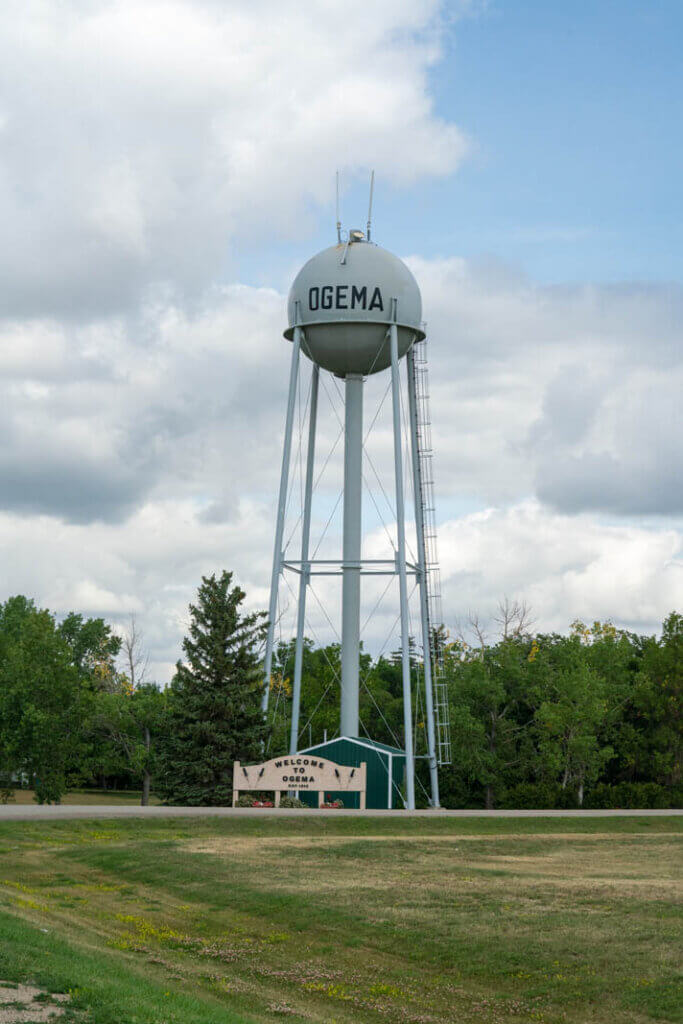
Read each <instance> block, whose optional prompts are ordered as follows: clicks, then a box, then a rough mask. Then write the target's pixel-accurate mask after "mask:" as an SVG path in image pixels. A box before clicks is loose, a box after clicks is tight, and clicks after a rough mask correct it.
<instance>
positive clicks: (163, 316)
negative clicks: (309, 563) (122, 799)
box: [0, 0, 683, 684]
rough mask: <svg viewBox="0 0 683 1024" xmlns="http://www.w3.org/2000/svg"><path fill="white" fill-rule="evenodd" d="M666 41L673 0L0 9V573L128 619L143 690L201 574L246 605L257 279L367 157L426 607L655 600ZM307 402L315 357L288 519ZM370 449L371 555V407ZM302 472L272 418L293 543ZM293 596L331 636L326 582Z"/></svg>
mask: <svg viewBox="0 0 683 1024" xmlns="http://www.w3.org/2000/svg"><path fill="white" fill-rule="evenodd" d="M682 33H683V8H681V5H680V4H679V3H677V2H674V0H671V2H667V0H661V2H657V0H656V2H653V3H651V4H642V3H635V2H629V0H622V2H619V3H617V2H616V0H614V2H609V0H597V2H591V3H587V2H582V0H579V2H576V3H574V4H571V5H560V4H548V3H544V2H540V0H538V2H530V0H514V2H513V0H488V2H483V0H479V2H477V0H469V2H468V0H451V2H447V3H439V2H437V0H411V2H401V0H370V2H368V0H364V2H363V3H361V2H360V0H345V2H344V3H341V2H340V0H308V2H307V3H306V4H300V3H296V2H293V0H291V2H288V0H278V2H275V0H249V2H247V0H62V2H60V3H59V4H55V3H53V2H51V0H6V2H5V3H4V4H3V5H2V9H1V10H0V223H2V225H3V242H4V244H3V246H2V248H1V249H0V281H1V282H2V288H1V289H0V389H1V394H0V398H1V401H0V429H2V435H3V438H4V444H3V445H2V448H1V449H0V559H1V564H2V580H3V585H2V593H1V594H0V599H4V598H5V597H7V596H9V595H10V594H14V593H25V594H27V595H29V596H31V597H33V598H34V599H35V600H36V602H37V603H38V604H39V605H40V606H41V607H49V608H50V609H51V610H52V611H53V612H55V613H56V614H57V615H59V616H61V615H64V614H66V613H67V612H68V611H70V610H72V609H73V610H77V611H80V612H82V613H83V614H85V615H102V616H104V617H106V618H107V619H108V620H109V621H110V622H112V623H113V624H114V625H116V627H117V628H123V627H125V624H126V622H127V620H128V619H129V617H130V615H131V614H135V616H136V619H137V623H138V628H139V629H141V630H142V632H143V633H144V636H145V644H146V646H147V649H148V652H149V657H150V676H151V677H152V678H154V679H156V680H157V681H158V682H160V683H162V684H163V683H166V682H168V681H169V679H170V678H171V676H172V673H173V666H174V663H175V661H176V660H177V658H178V657H180V656H181V641H182V636H183V634H184V631H185V629H186V626H187V621H188V612H187V608H188V603H189V602H190V601H191V600H192V598H193V595H194V593H195V592H196V587H197V585H198V583H199V581H200V578H201V576H202V574H206V573H211V572H220V571H221V570H222V569H223V568H227V569H230V570H232V571H234V573H235V578H236V579H237V580H238V581H239V582H240V584H241V585H242V586H243V587H244V589H245V591H246V592H247V602H248V604H249V607H252V608H263V607H265V606H266V605H267V600H268V583H269V576H270V563H271V559H272V543H273V533H274V522H275V506H276V500H277V485H278V476H279V465H280V457H281V445H282V432H283V426H284V413H285V403H286V389H287V377H288V372H289V354H290V347H289V345H288V343H287V342H285V341H284V340H283V338H282V330H283V328H284V327H285V326H286V319H285V318H286V296H287V291H288V289H289V286H290V284H291V281H292V279H293V277H294V275H295V274H296V272H297V270H298V268H299V267H300V265H301V264H302V263H303V262H304V261H305V260H306V259H308V258H309V257H310V256H311V255H312V254H313V253H315V252H316V251H318V250H319V249H321V248H324V247H325V246H327V245H329V244H331V243H332V242H333V240H334V217H335V214H334V176H335V171H336V170H337V169H339V171H340V176H341V186H342V187H341V192H342V195H341V206H342V218H343V222H344V226H345V228H350V227H356V226H361V227H363V226H364V223H365V219H366V209H367V188H368V177H369V172H370V169H371V168H374V170H375V173H376V189H375V204H374V239H375V240H376V241H377V242H379V243H380V244H382V245H384V246H386V247H387V248H388V249H390V250H391V251H393V252H395V253H397V254H398V255H399V256H401V257H402V258H403V259H405V260H406V262H407V263H408V264H409V266H410V267H411V269H412V270H413V272H414V274H415V276H416V278H417V280H418V283H419V285H420V288H421V291H422V297H423V307H424V315H425V319H426V322H427V327H428V334H429V341H428V346H429V362H430V378H431V415H432V428H433V437H434V451H435V454H434V465H435V483H436V494H437V519H438V526H439V551H440V560H441V570H442V578H443V601H444V618H445V621H446V625H447V626H448V627H449V628H450V629H451V630H452V631H453V632H457V631H458V630H459V629H464V630H465V631H466V630H467V621H468V618H469V617H470V616H472V615H477V616H479V618H480V620H481V621H482V622H484V623H485V624H486V628H487V630H488V631H489V633H490V635H491V636H492V637H493V636H495V631H496V624H495V614H496V606H497V604H498V602H499V601H500V600H502V599H503V598H504V597H505V596H507V597H509V598H511V599H517V600H521V601H525V602H527V603H528V605H529V606H530V608H531V611H532V617H533V619H534V623H535V628H536V629H539V630H558V631H565V630H567V629H568V628H569V625H570V623H571V622H572V621H573V620H575V619H577V618H579V619H581V620H583V621H588V622H592V621H593V620H595V619H598V620H601V621H604V620H610V621H613V622H614V623H615V624H617V625H619V626H622V627H624V628H628V629H634V630H638V631H640V632H646V633H654V632H656V631H657V630H658V629H659V628H660V625H661V622H662V619H663V618H664V617H665V616H666V615H667V614H668V613H669V612H670V611H672V610H673V609H675V608H677V609H678V610H683V553H682V552H683V543H682V537H683V533H682V524H683V472H682V467H681V447H682V446H681V439H682V434H683V431H682V427H683V419H682V415H681V402H680V395H681V394H682V393H683V355H682V346H681V336H682V329H683V284H682V280H683V247H682V245H681V237H682V232H681V226H682V225H681V209H682V206H683V204H681V202H680V196H679V193H680V181H681V173H682V171H683V167H682V164H683V143H682V140H681V131H680V117H679V111H680V109H681V102H682V100H683V74H682V73H681V65H680V53H679V48H678V41H679V40H680V38H681V34H682ZM301 377H302V382H301V407H302V409H303V408H304V407H305V403H306V387H307V383H308V380H309V368H308V367H307V366H305V367H303V372H302V375H301ZM386 383H387V382H386V381H385V380H384V379H383V377H382V375H378V377H377V379H374V380H371V381H369V382H368V385H367V389H366V391H367V403H366V410H367V412H366V415H367V422H368V423H369V422H370V420H371V418H372V416H373V415H374V412H375V411H376V410H377V408H378V407H379V406H380V404H381V402H382V397H383V395H384V393H385V388H386ZM339 413H340V402H339V396H338V394H337V390H336V384H335V382H334V381H333V380H332V379H331V378H328V379H327V382H326V389H325V390H324V394H323V395H322V396H321V414H320V443H319V448H318V451H319V465H320V467H321V468H322V466H323V465H325V474H324V475H323V477H322V478H321V482H320V485H319V487H318V489H317V492H316V505H315V508H314V526H313V536H314V538H317V537H319V535H320V534H322V532H323V530H324V526H325V523H326V522H327V520H328V518H329V516H330V514H331V513H332V512H333V510H334V506H335V501H336V497H337V495H338V485H339V479H340V473H341V463H340V458H339V456H340V451H339V445H338V444H337V447H336V448H334V450H333V451H332V453H331V454H330V449H332V448H333V446H334V444H335V439H336V438H337V436H338V421H337V417H338V415H339ZM297 415H298V414H297ZM297 436H298V434H297ZM328 455H330V457H329V460H328V461H327V463H325V460H326V458H327V456H328ZM368 456H369V461H368V462H367V464H366V473H367V476H368V484H369V493H368V496H367V498H366V501H365V506H364V509H365V511H364V528H365V536H364V553H365V555H366V557H385V554H384V552H387V551H389V552H390V550H391V543H392V537H393V531H394V530H395V526H394V519H393V509H392V507H391V506H392V502H391V500H388V501H387V500H385V498H384V495H383V493H382V491H383V490H384V491H386V493H387V495H388V496H389V499H391V486H392V485H391V476H390V471H391V468H392V465H391V435H390V422H389V419H388V406H387V403H386V402H384V404H383V405H382V406H381V408H380V410H379V413H378V418H377V421H376V424H375V427H374V428H373V432H372V435H371V436H370V438H369V440H368ZM375 471H376V473H377V475H376V476H375ZM378 478H379V481H381V484H380V483H379V482H378ZM299 492H300V460H299V459H298V449H297V443H296V442H295V466H294V472H293V481H292V498H291V502H290V523H291V526H292V529H291V531H288V536H290V535H291V540H290V544H291V545H292V547H291V548H290V549H288V550H290V551H294V550H295V549H296V542H297V532H296V517H297V501H298V500H299ZM370 492H372V494H370ZM338 540H339V522H338V515H337V516H336V517H335V516H332V520H331V524H330V527H329V528H328V531H327V534H326V536H325V540H324V542H323V548H322V549H321V551H322V550H323V549H325V545H327V548H326V550H328V551H329V552H330V556H331V554H332V553H333V552H334V551H336V550H338ZM335 545H337V547H336V548H335ZM292 557H294V556H292ZM287 593H288V590H287V585H286V584H285V585H284V587H283V599H282V604H281V612H282V618H281V622H280V625H279V629H280V630H281V631H282V635H283V636H285V635H287V631H288V629H290V628H291V614H292V607H291V602H290V600H289V598H288V597H287ZM380 594H381V590H379V591H377V590H376V587H375V585H374V584H371V583H369V584H368V586H367V587H366V590H365V592H364V615H365V612H367V617H368V619H369V621H368V624H367V627H366V629H365V632H364V638H365V643H366V645H367V647H368V648H369V649H370V650H372V651H373V652H375V653H378V652H379V651H380V650H383V649H386V648H387V647H388V648H389V649H392V648H393V647H395V646H396V645H397V642H398V640H397V634H396V631H395V627H394V623H395V613H397V611H398V609H397V604H396V599H395V595H394V594H393V592H392V591H390V592H389V593H388V595H387V596H386V598H385V601H384V603H381V604H380V608H379V610H378V612H377V613H376V614H375V615H374V616H371V615H370V612H371V611H372V608H373V606H374V605H375V603H376V600H377V599H378V598H379V596H380ZM309 610H310V614H309V621H308V625H307V631H308V632H309V635H311V636H312V637H313V638H314V639H316V640H319V641H320V642H323V641H329V640H331V639H334V637H335V632H334V631H335V629H337V630H338V628H339V594H338V588H337V587H336V584H335V582H334V581H331V582H328V583H327V584H326V585H325V586H324V587H320V588H318V589H317V591H316V593H315V595H312V600H310V601H309ZM392 629H393V630H394V633H393V635H392Z"/></svg>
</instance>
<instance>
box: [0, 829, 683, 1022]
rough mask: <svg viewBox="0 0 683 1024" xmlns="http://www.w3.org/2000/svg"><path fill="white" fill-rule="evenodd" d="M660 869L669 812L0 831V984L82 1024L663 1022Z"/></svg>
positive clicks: (674, 875)
mask: <svg viewBox="0 0 683 1024" xmlns="http://www.w3.org/2000/svg"><path fill="white" fill-rule="evenodd" d="M680 867H681V819H680V818H676V817H657V818H648V817H646V816H643V817H642V818H641V817H638V818H609V819H561V820H558V819H542V818H538V819H496V820H492V819H457V820H452V819H450V820H449V819H441V818H433V819H420V820H415V819H405V820H401V819H398V818H390V819H382V818H381V817H373V818H365V819H362V818H348V819H344V818H334V819H325V818H324V817H320V816H317V815H315V814H314V813H312V814H311V817H310V818H291V819H288V818H269V817H264V818H263V819H254V818H249V819H216V818H214V819H211V818H205V819H166V820H155V821H145V820H140V819H135V820H127V821H121V820H117V821H113V822H96V823H93V822H87V821H73V822H49V823H39V822H37V823H13V824H11V825H9V824H3V825H1V826H0V908H1V910H2V913H1V914H0V978H4V979H7V980H14V981H32V982H35V983H36V984H38V985H40V986H42V987H44V988H46V989H49V990H50V991H69V990H71V992H72V995H73V999H72V1004H71V1007H70V1010H69V1013H70V1014H73V1015H74V1016H73V1019H74V1020H88V1021H92V1022H94V1024H105V1022H112V1024H114V1022H116V1024H127V1022H131V1024H132V1022H135V1024H169V1022H178V1024H181V1022H183V1024H184V1022H191V1024H194V1022H199V1021H203V1022H208V1024H213V1022H232V1021H277V1020H283V1019H289V1020H292V1021H297V1020H299V1021H321V1022H322V1021H324V1022H332V1021H336V1022H339V1024H341V1022H359V1021H361V1022H366V1021H368V1022H369V1021H390V1022H394V1021H395V1022H401V1024H430V1022H434V1024H445V1022H454V1021H458V1022H461V1021H463V1022H469V1021H479V1022H490V1024H498V1022H508V1021H509V1022H517V1021H520V1022H521V1021H536V1022H547V1024H553V1022H576V1024H585V1022H586V1021H594V1022H597V1024H601V1022H605V1024H607V1022H608V1021H609V1022H614V1021H617V1022H618V1021H624V1022H632V1024H637V1022H639V1021H649V1020H660V1021H677V1020H681V1019H682V1018H681V1013H680V1008H681V1005H682V1004H683V994H682V993H681V989H680V986H679V981H680V978H679V977H678V976H677V969H678V957H679V950H680V948H681V941H680V940H681V927H680V922H681V913H680V910H681V870H680ZM79 1015H80V1016H79Z"/></svg>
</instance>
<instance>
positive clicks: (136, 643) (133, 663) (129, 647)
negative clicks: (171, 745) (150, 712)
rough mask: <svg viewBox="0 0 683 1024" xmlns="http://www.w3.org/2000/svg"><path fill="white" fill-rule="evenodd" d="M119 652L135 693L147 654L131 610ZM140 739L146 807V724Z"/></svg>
mask: <svg viewBox="0 0 683 1024" xmlns="http://www.w3.org/2000/svg"><path fill="white" fill-rule="evenodd" d="M121 653H122V656H123V660H124V665H125V671H126V673H127V675H128V678H129V680H130V687H131V691H132V692H133V693H135V691H136V690H137V689H138V687H140V686H142V685H143V684H144V683H145V681H146V678H147V668H148V665H149V655H148V654H147V652H146V651H145V648H144V636H143V633H142V630H141V629H140V628H139V627H138V624H137V621H136V618H135V613H134V612H131V615H130V620H129V624H128V629H127V630H125V631H124V634H123V640H122V643H121ZM142 739H143V743H144V745H145V750H146V751H147V761H146V764H145V768H144V771H143V776H142V799H141V801H140V802H141V804H142V806H143V807H147V805H148V804H149V795H150V789H151V783H152V777H151V774H150V771H149V752H150V749H151V746H152V736H151V733H150V731H149V727H148V725H147V724H143V726H142Z"/></svg>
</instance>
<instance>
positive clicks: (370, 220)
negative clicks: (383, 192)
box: [366, 171, 375, 242]
mask: <svg viewBox="0 0 683 1024" xmlns="http://www.w3.org/2000/svg"><path fill="white" fill-rule="evenodd" d="M374 190H375V172H374V171H372V173H371V174H370V202H369V203H368V230H367V232H366V237H367V240H368V242H369V241H370V230H371V225H372V193H373V192H374Z"/></svg>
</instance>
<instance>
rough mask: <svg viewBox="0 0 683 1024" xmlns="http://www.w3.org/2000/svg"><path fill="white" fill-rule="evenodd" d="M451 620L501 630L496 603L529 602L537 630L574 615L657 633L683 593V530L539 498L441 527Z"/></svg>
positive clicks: (558, 626)
mask: <svg viewBox="0 0 683 1024" xmlns="http://www.w3.org/2000/svg"><path fill="white" fill-rule="evenodd" d="M439 551H440V556H441V565H442V573H443V578H444V608H445V609H446V610H447V611H446V619H447V624H448V625H449V626H451V627H453V626H454V625H455V623H456V622H457V621H458V620H461V621H465V620H466V618H467V616H468V614H469V613H470V612H473V613H478V614H479V615H480V616H481V618H482V620H483V621H484V622H488V628H489V629H490V630H491V632H492V633H493V632H495V627H494V625H493V616H494V613H495V609H496V605H497V602H498V601H499V600H500V599H501V598H502V597H503V596H504V595H507V596H509V597H510V598H515V597H516V598H518V599H519V600H524V601H526V602H527V603H528V604H529V605H530V607H531V610H532V616H533V619H534V626H535V628H536V629H537V630H540V631H546V632H547V631H552V630H557V631H558V632H563V631H566V629H567V627H568V626H569V624H570V623H571V622H572V621H573V620H574V619H581V620H582V621H586V622H592V621H594V620H596V619H597V620H600V621H603V622H604V621H611V622H614V623H615V624H616V625H618V626H620V627H624V628H630V629H634V630H642V631H646V632H655V630H656V629H657V626H658V625H659V624H660V623H661V621H662V620H663V618H664V617H665V616H666V615H667V614H668V613H669V612H670V611H672V610H673V609H674V608H676V607H680V602H681V600H682V599H683V535H682V534H681V531H680V530H679V529H676V528H674V527H671V528H669V529H652V528H647V527H645V526H642V525H634V524H628V525H615V524H613V523H606V522H604V521H601V520H599V519H596V518H595V517H593V516H590V515H581V516H568V515H560V514H557V513H554V512H551V511H549V510H547V509H546V508H544V507H543V506H542V505H541V504H540V503H538V502H535V501H527V502H522V503H520V504H517V505H513V506H511V507H508V508H506V509H494V508H490V509H486V510H484V511H482V512H477V513H474V514H472V515H468V516H464V517H462V518H461V519H459V520H452V521H450V522H447V523H444V524H442V526H441V528H440V531H439Z"/></svg>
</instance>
